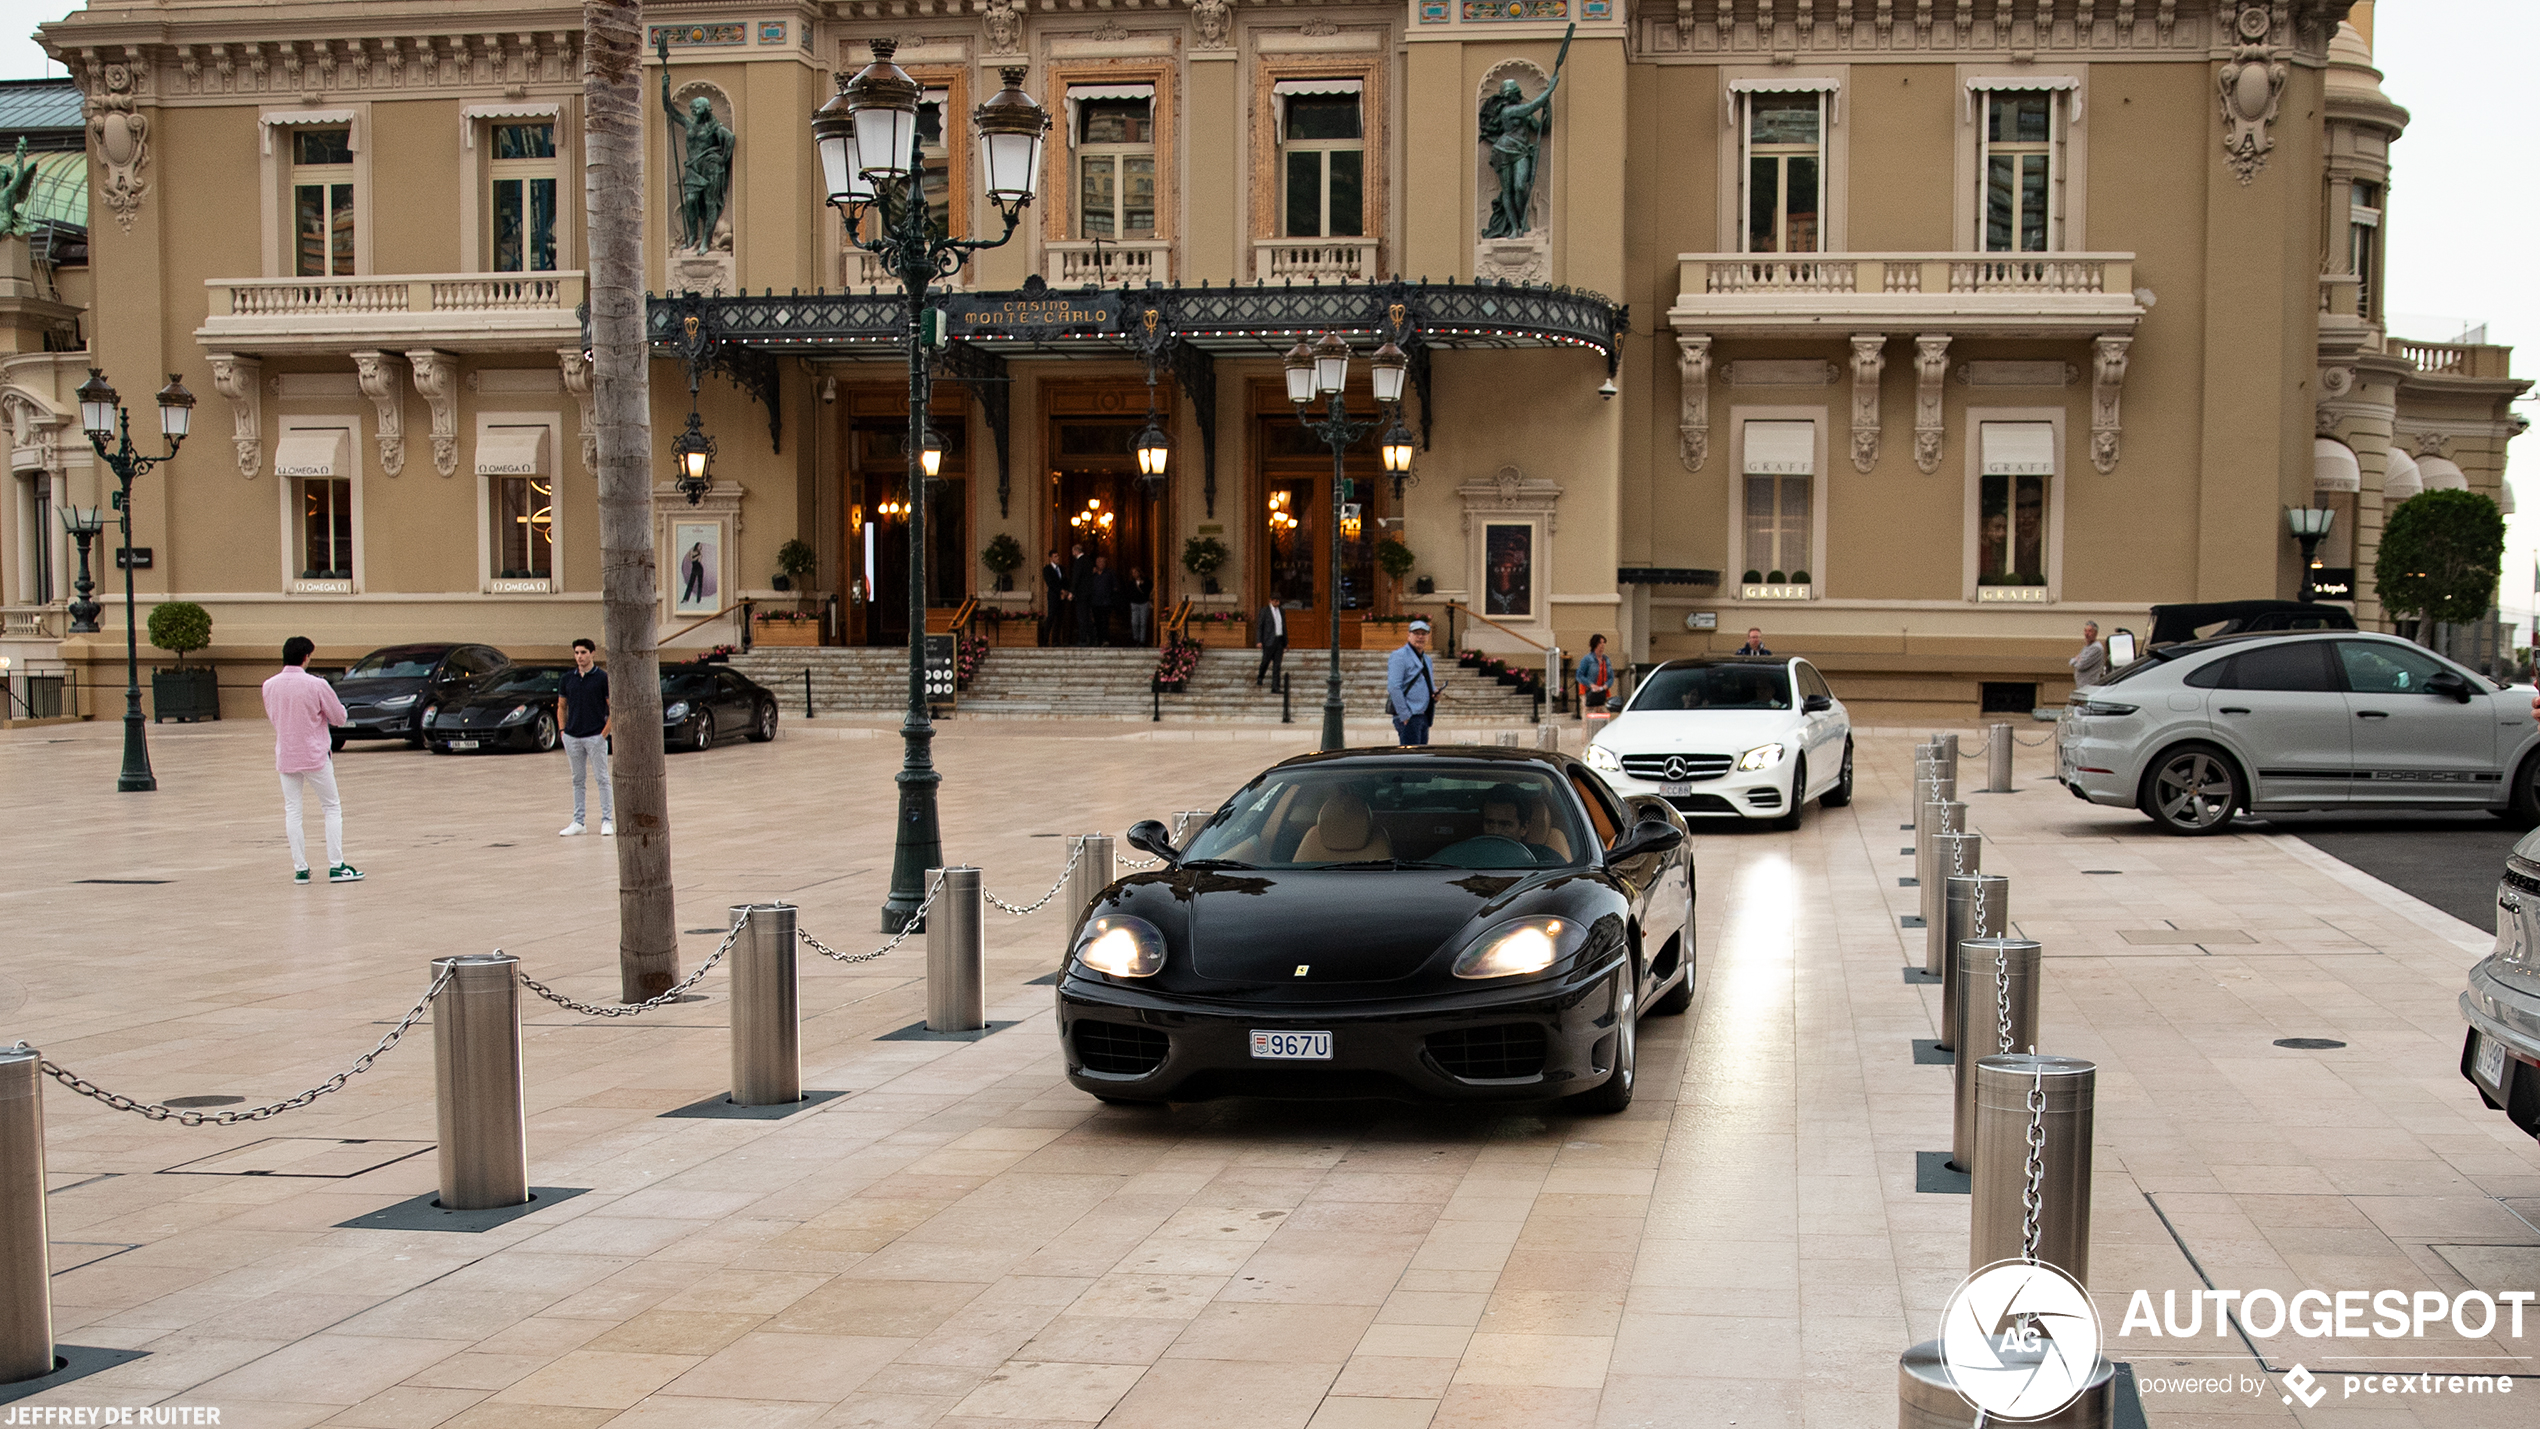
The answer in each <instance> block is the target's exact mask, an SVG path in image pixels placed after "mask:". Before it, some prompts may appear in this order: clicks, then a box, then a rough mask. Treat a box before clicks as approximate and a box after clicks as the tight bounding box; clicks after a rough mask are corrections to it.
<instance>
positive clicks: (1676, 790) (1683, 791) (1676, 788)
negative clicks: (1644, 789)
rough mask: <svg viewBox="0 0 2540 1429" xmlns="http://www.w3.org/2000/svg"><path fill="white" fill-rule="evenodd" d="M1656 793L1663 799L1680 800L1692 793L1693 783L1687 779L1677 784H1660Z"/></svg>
mask: <svg viewBox="0 0 2540 1429" xmlns="http://www.w3.org/2000/svg"><path fill="white" fill-rule="evenodd" d="M1658 792H1659V794H1660V795H1661V796H1663V797H1665V798H1669V799H1681V798H1684V797H1685V796H1687V795H1689V794H1691V793H1692V792H1693V781H1692V780H1690V779H1687V780H1683V781H1681V782H1678V783H1665V784H1660V785H1659V786H1658Z"/></svg>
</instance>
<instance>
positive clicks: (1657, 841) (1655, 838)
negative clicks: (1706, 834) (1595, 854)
mask: <svg viewBox="0 0 2540 1429" xmlns="http://www.w3.org/2000/svg"><path fill="white" fill-rule="evenodd" d="M1684 841H1685V833H1684V830H1682V829H1680V828H1677V827H1676V826H1675V825H1674V824H1670V823H1664V822H1661V821H1660V820H1657V819H1643V820H1641V821H1640V822H1639V823H1637V824H1634V825H1632V831H1631V832H1630V833H1627V834H1625V835H1623V836H1622V837H1621V838H1619V839H1617V840H1615V841H1614V846H1613V847H1612V848H1609V849H1607V850H1606V851H1605V861H1606V862H1607V863H1609V864H1613V863H1622V862H1624V861H1625V860H1627V859H1635V858H1641V857H1643V856H1645V855H1648V854H1653V853H1665V852H1667V851H1668V850H1670V849H1673V848H1675V847H1676V846H1678V845H1680V844H1682V843H1683V842H1684Z"/></svg>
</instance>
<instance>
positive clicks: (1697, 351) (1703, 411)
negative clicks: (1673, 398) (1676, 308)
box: [1676, 332, 1711, 471]
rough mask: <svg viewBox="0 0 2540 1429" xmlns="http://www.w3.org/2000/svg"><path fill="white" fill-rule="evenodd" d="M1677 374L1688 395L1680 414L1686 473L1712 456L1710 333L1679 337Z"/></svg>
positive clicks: (1680, 445) (1680, 449)
mask: <svg viewBox="0 0 2540 1429" xmlns="http://www.w3.org/2000/svg"><path fill="white" fill-rule="evenodd" d="M1676 375H1677V376H1678V377H1680V378H1682V379H1683V382H1684V394H1683V396H1682V397H1681V398H1680V399H1679V401H1680V403H1681V405H1680V406H1679V408H1678V410H1677V414H1676V437H1677V442H1678V451H1677V455H1678V456H1679V457H1680V458H1681V459H1682V460H1683V462H1684V464H1685V470H1687V471H1700V470H1702V463H1703V462H1705V461H1707V460H1709V459H1710V456H1711V339H1710V336H1709V335H1708V334H1703V333H1685V332H1680V333H1678V334H1676Z"/></svg>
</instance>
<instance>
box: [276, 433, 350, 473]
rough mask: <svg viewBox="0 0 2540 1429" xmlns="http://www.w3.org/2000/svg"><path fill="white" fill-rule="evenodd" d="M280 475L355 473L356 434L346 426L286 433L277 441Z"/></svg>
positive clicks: (277, 465) (277, 470)
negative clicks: (354, 438)
mask: <svg viewBox="0 0 2540 1429" xmlns="http://www.w3.org/2000/svg"><path fill="white" fill-rule="evenodd" d="M273 474H274V475H276V476H316V477H337V476H351V475H352V474H353V462H352V433H350V432H348V431H346V430H344V429H343V428H342V427H316V428H303V429H301V430H299V431H292V432H284V433H283V434H282V440H281V441H279V442H277V443H275V444H274V449H273Z"/></svg>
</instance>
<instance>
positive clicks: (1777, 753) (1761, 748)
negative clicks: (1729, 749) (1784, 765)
mask: <svg viewBox="0 0 2540 1429" xmlns="http://www.w3.org/2000/svg"><path fill="white" fill-rule="evenodd" d="M1781 762H1782V747H1781V746H1780V745H1778V744H1759V745H1757V746H1755V747H1754V748H1753V749H1750V750H1748V751H1746V752H1745V753H1744V754H1741V755H1739V756H1738V757H1737V767H1738V768H1740V769H1743V770H1745V771H1746V772H1748V773H1750V774H1752V773H1754V772H1755V771H1756V770H1758V769H1770V768H1772V767H1773V766H1774V765H1776V764H1779V763H1781Z"/></svg>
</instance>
